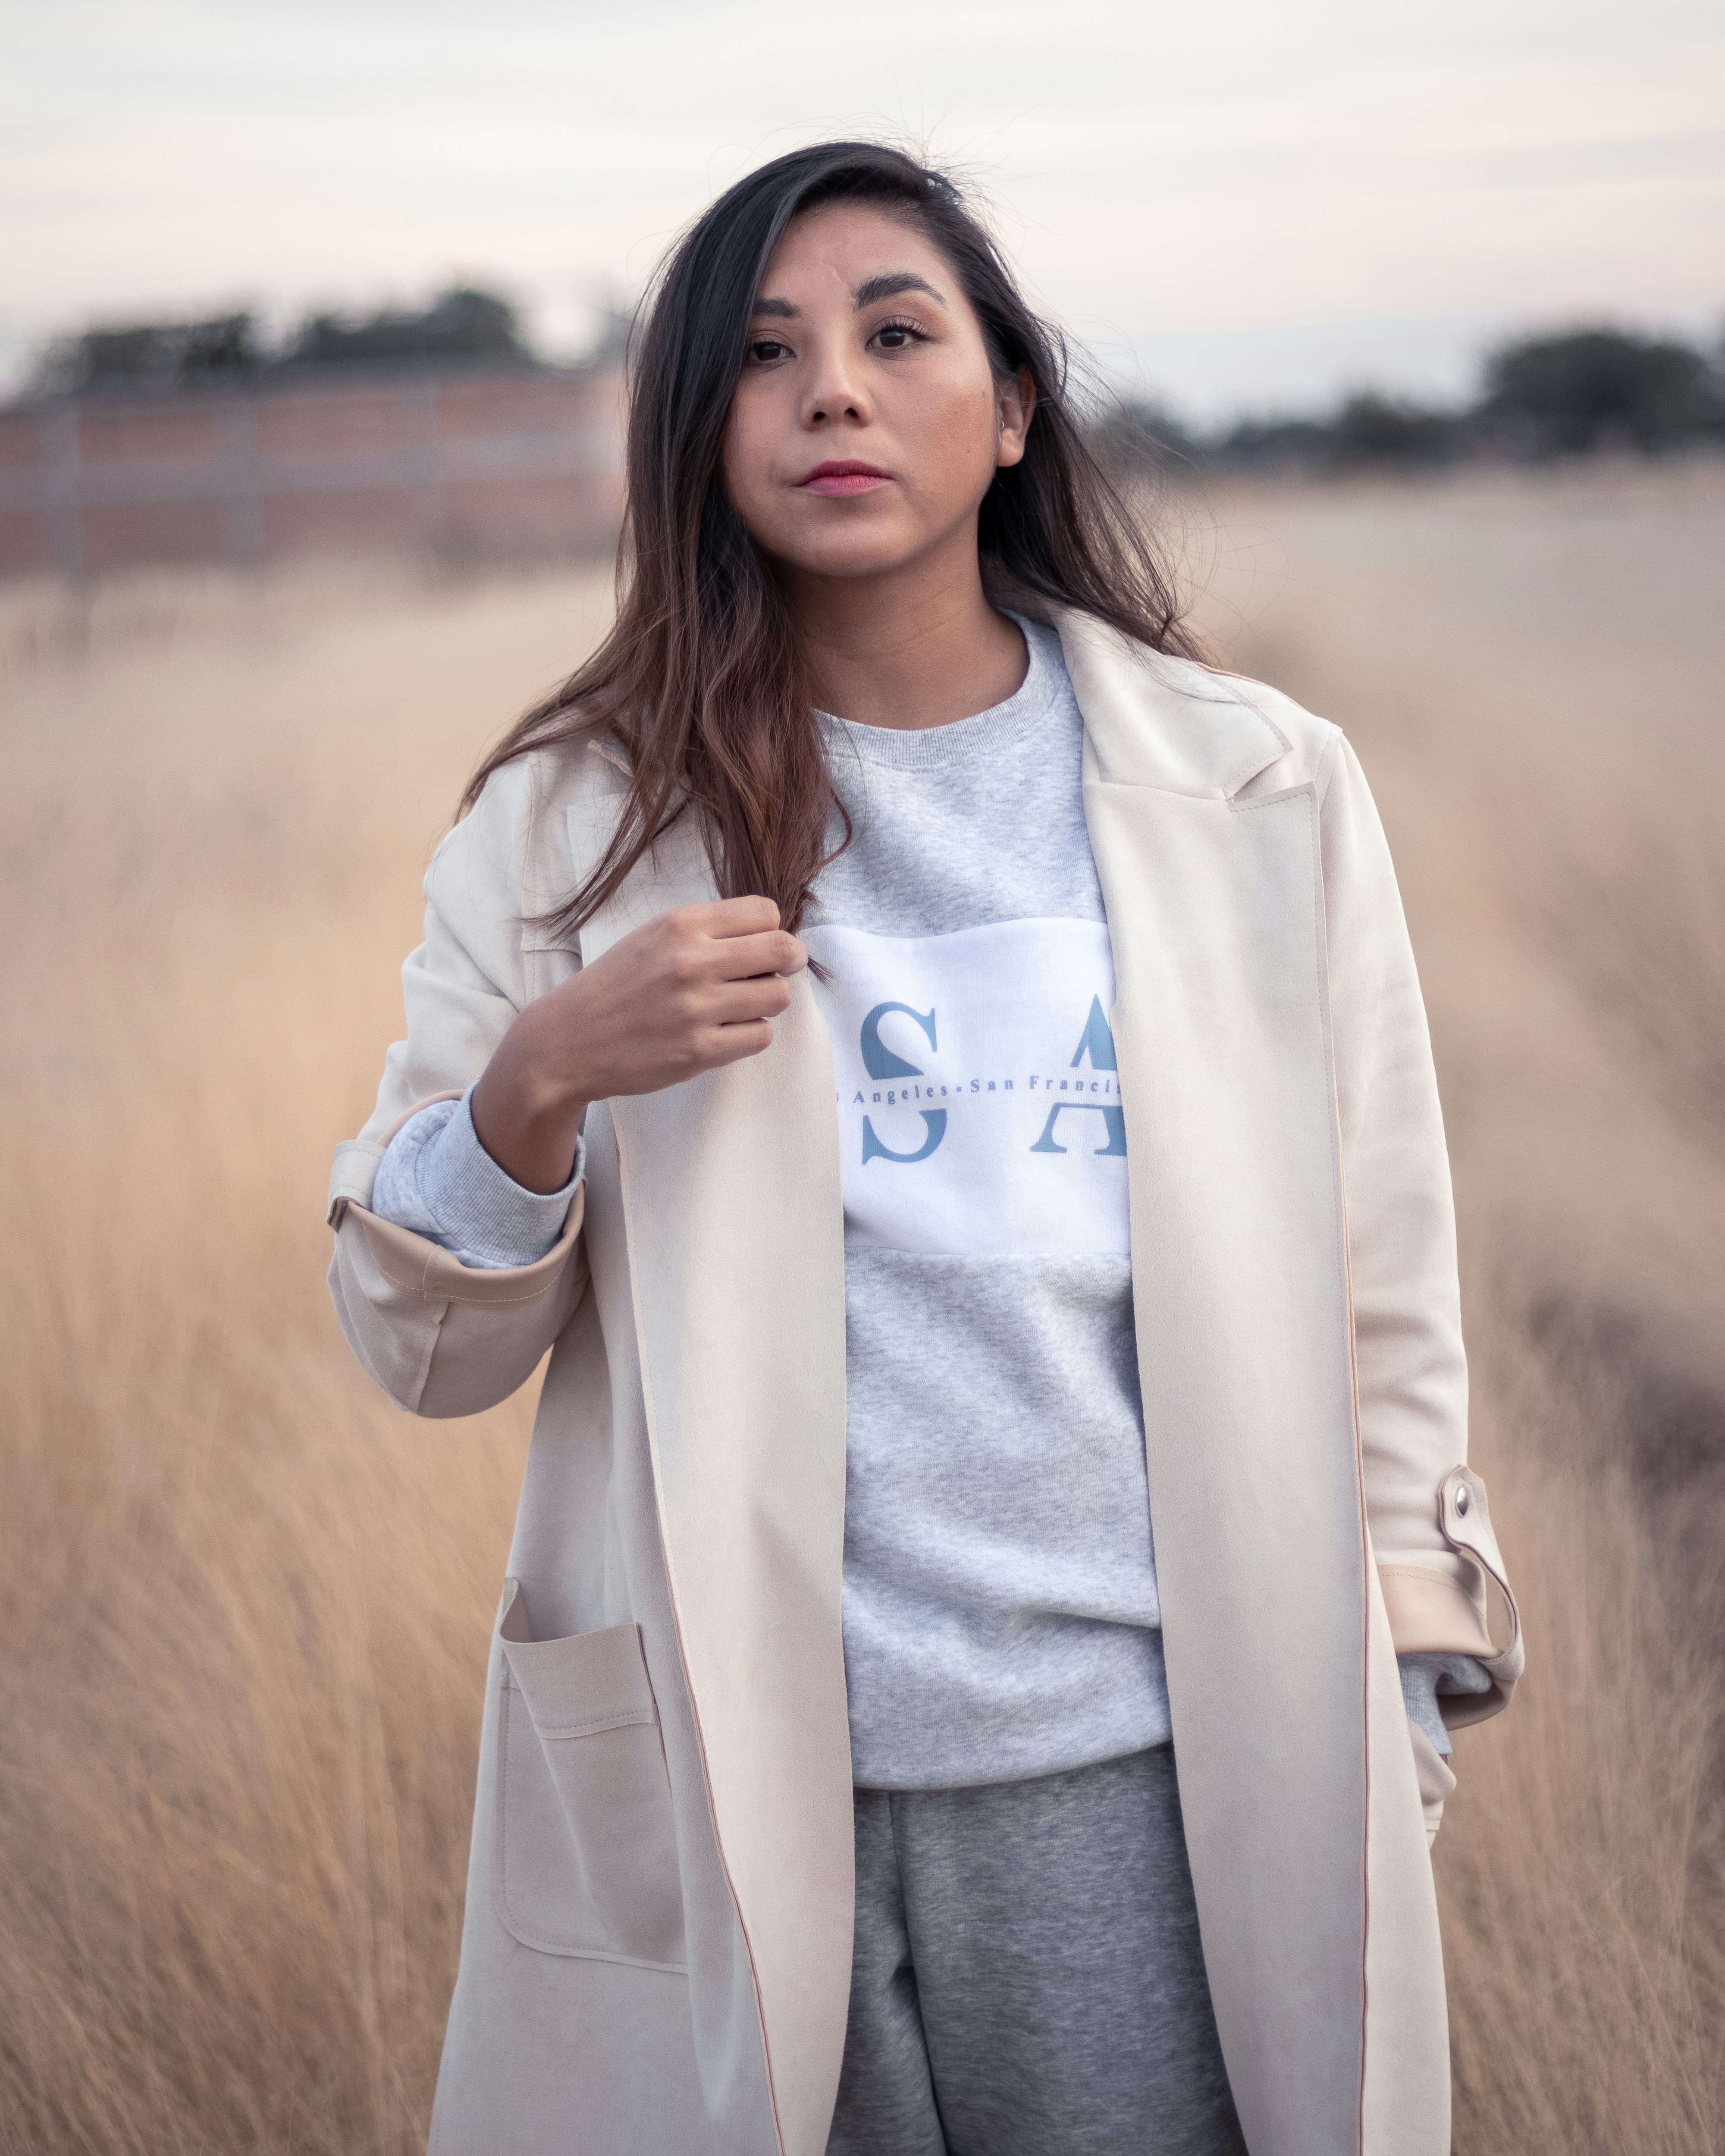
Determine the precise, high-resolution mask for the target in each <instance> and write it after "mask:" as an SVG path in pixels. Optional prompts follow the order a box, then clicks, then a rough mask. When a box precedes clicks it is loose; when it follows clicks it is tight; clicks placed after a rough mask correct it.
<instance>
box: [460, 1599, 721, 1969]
mask: <svg viewBox="0 0 1725 2156" xmlns="http://www.w3.org/2000/svg"><path fill="white" fill-rule="evenodd" d="M498 1630H499V1633H500V1635H501V1644H502V1649H503V1654H502V1669H501V1697H500V1698H499V1700H498V1703H497V1815H496V1827H495V1836H494V1841H493V1849H492V1866H491V1898H492V1902H493V1905H494V1907H495V1909H496V1912H497V1917H498V1921H499V1922H501V1924H502V1925H503V1927H504V1928H505V1930H506V1931H507V1932H509V1933H511V1936H513V1937H514V1938H517V1939H519V1940H520V1941H521V1944H522V1945H523V1946H529V1947H533V1948H536V1949H537V1950H538V1951H539V1952H540V1953H555V1954H581V1955H586V1956H588V1957H590V1958H593V1959H596V1960H600V1961H629V1962H639V1963H645V1964H646V1965H647V1966H648V1967H649V1968H652V1969H675V1970H679V1971H680V1970H682V1969H684V1968H685V1965H686V1960H685V1948H684V1943H683V1891H682V1880H681V1877H680V1872H679V1870H678V1865H677V1846H676V1834H675V1825H674V1823H673V1820H672V1816H671V1799H670V1776H669V1775H668V1774H667V1773H666V1770H665V1748H664V1746H663V1744H662V1743H661V1742H660V1733H659V1712H658V1709H657V1707H655V1703H654V1699H653V1687H652V1686H651V1684H650V1683H649V1681H648V1676H647V1665H646V1662H645V1660H644V1657H643V1655H642V1653H641V1635H640V1632H639V1629H638V1628H637V1627H636V1626H635V1625H612V1626H610V1627H609V1628H608V1630H605V1631H603V1632H578V1633H575V1634H573V1635H571V1636H570V1637H569V1638H567V1639H563V1640H535V1639H534V1638H533V1637H532V1636H531V1628H530V1626H529V1624H528V1621H527V1606H526V1599H525V1598H524V1597H523V1595H522V1594H521V1584H520V1582H519V1581H517V1580H513V1579H511V1580H510V1581H508V1582H506V1585H505V1591H504V1603H503V1614H502V1615H501V1618H500V1619H499V1620H498Z"/></svg>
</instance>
